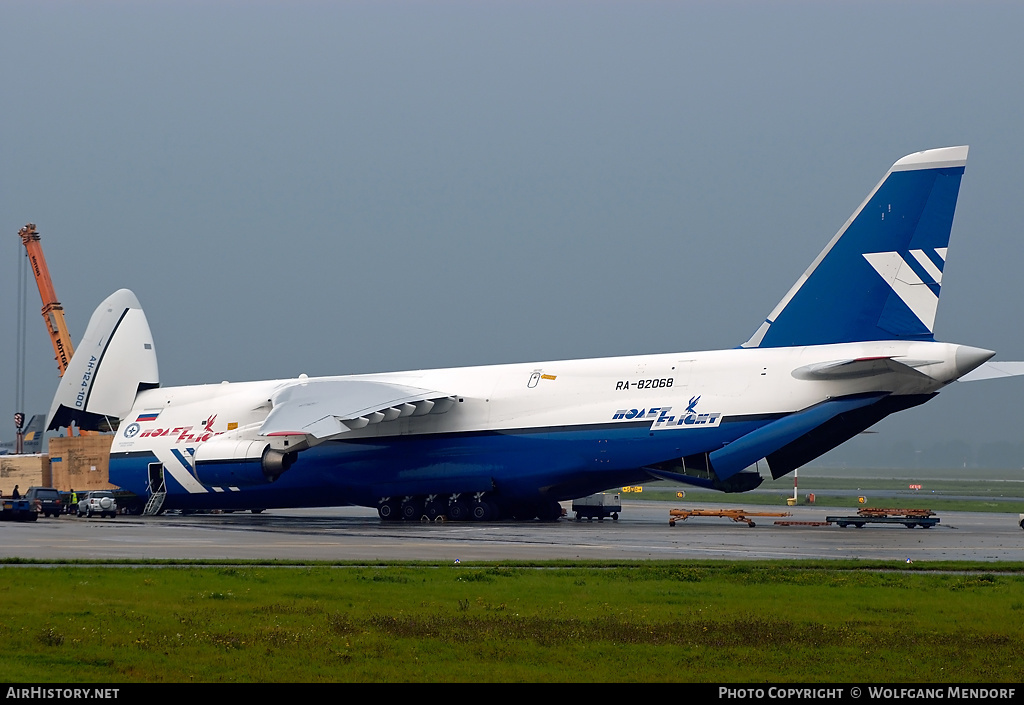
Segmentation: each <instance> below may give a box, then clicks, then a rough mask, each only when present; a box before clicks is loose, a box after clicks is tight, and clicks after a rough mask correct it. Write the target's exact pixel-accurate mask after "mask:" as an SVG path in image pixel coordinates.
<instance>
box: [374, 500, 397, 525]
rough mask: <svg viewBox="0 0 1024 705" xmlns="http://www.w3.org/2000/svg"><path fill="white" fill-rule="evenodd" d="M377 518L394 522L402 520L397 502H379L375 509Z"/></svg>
mask: <svg viewBox="0 0 1024 705" xmlns="http://www.w3.org/2000/svg"><path fill="white" fill-rule="evenodd" d="M377 516H379V517H380V518H381V519H383V520H384V521H396V520H398V519H401V518H402V515H401V514H400V513H399V505H398V502H395V501H393V500H389V501H387V502H381V504H380V506H379V507H377Z"/></svg>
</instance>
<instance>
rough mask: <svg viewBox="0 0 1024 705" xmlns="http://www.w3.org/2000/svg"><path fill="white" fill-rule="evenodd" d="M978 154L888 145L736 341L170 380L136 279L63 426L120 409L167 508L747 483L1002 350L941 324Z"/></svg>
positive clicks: (396, 512)
mask: <svg viewBox="0 0 1024 705" xmlns="http://www.w3.org/2000/svg"><path fill="white" fill-rule="evenodd" d="M966 161H967V147H948V148H942V149H933V150H928V151H924V152H918V153H915V154H911V155H908V156H906V157H903V158H902V159H900V160H899V161H897V162H896V163H895V164H893V166H892V168H891V169H889V171H888V172H887V173H886V174H885V176H884V177H883V178H882V180H881V181H880V182H879V183H878V185H877V186H875V187H874V189H872V190H871V192H870V193H869V194H868V196H867V198H866V199H865V200H864V202H863V203H862V204H861V205H860V207H859V208H857V210H856V211H855V212H854V214H853V215H852V216H851V217H850V218H849V220H847V221H846V223H845V224H844V225H843V226H842V228H840V230H839V232H838V233H837V234H836V235H835V236H834V237H833V238H832V240H831V241H830V242H829V243H828V244H827V245H826V246H825V249H824V250H823V251H822V252H821V254H819V255H818V256H817V258H815V260H814V261H813V262H812V263H811V265H810V267H808V269H807V270H806V271H805V272H804V274H803V275H802V276H801V277H800V278H799V279H798V280H797V282H796V283H795V284H794V285H793V287H792V288H791V289H790V290H789V292H788V293H787V294H786V296H785V297H784V298H783V299H782V301H780V302H779V303H778V305H777V306H776V307H775V308H774V309H773V310H772V311H771V313H770V314H769V315H768V317H767V318H766V319H765V320H764V322H763V323H762V324H761V325H760V326H759V327H758V328H757V330H756V331H755V332H754V334H753V335H752V336H751V337H750V339H749V340H747V341H746V342H745V343H743V344H742V345H739V346H738V347H736V348H734V349H730V350H718V351H712V352H680V353H670V354H657V355H641V356H634V357H613V358H603V359H589V360H566V361H552V362H537V363H523V364H504V365H494V366H485V367H468V368H458V369H437V370H416V371H410V372H391V373H382V374H364V375H350V376H339V377H316V378H314V377H307V376H305V375H300V376H299V377H298V378H295V379H278V380H271V381H263V382H241V383H228V382H224V383H221V384H213V385H200V386H187V387H160V386H159V376H158V373H157V358H156V350H155V347H154V344H153V338H152V335H151V333H150V329H149V324H148V323H147V320H146V316H145V314H144V313H143V311H142V308H141V307H140V305H139V302H138V300H137V299H136V297H135V295H134V294H132V292H130V291H128V290H125V289H122V290H120V291H117V292H115V293H114V294H112V295H111V296H110V297H109V298H108V299H107V300H106V301H104V302H103V303H102V304H101V305H100V307H99V308H98V309H97V310H96V312H95V313H94V314H93V316H92V319H91V320H90V322H89V326H88V329H87V331H86V334H85V336H84V339H83V341H82V343H81V345H80V346H79V347H78V348H77V349H76V352H75V356H74V358H73V359H72V361H71V366H70V369H68V371H67V373H66V374H65V375H64V377H63V379H62V381H61V383H60V386H59V388H58V391H57V394H56V396H55V398H54V401H53V405H52V408H51V411H50V416H49V422H48V424H47V426H48V428H50V429H54V428H57V427H61V426H67V425H69V424H71V423H75V424H77V425H78V426H80V427H81V428H84V429H103V428H106V429H116V431H115V435H114V436H113V437H112V443H111V448H110V480H111V482H113V483H114V484H116V485H118V486H120V487H121V488H123V489H125V490H129V491H131V492H133V493H135V494H137V495H138V496H139V497H140V498H150V497H151V496H153V495H156V496H159V497H161V498H162V502H163V504H162V507H163V508H164V509H171V508H178V509H254V508H274V507H310V506H335V505H345V504H351V505H361V506H366V507H374V508H376V509H377V512H378V513H379V515H380V517H381V518H382V519H400V518H404V519H420V518H422V517H423V516H426V517H428V518H436V517H441V516H445V517H447V518H448V519H450V520H480V521H483V520H488V519H495V518H498V517H506V518H518V519H526V518H536V517H539V518H541V519H545V520H551V519H555V518H557V517H558V516H559V514H560V506H559V502H560V501H563V500H569V499H573V498H577V497H581V496H584V495H587V494H590V493H593V492H597V491H601V490H605V489H608V488H611V487H619V486H624V485H636V484H640V483H643V482H645V481H652V480H656V479H658V480H670V481H673V482H680V483H687V484H690V485H696V486H700V487H704V488H714V489H717V490H721V491H724V492H743V491H746V490H750V489H753V488H755V487H757V486H758V484H760V482H761V480H762V477H761V471H762V469H764V470H765V471H767V472H770V473H771V476H772V477H774V478H778V477H781V476H783V475H785V474H787V473H789V472H792V471H793V470H794V469H796V468H798V467H800V466H801V465H803V464H805V463H807V462H808V461H810V460H813V459H814V458H817V457H818V456H820V455H822V454H823V453H825V452H826V451H829V450H831V449H832V448H835V447H836V446H838V445H839V444H841V443H843V442H845V441H846V440H848V439H850V438H852V437H853V436H855V435H856V434H858V433H861V432H862V431H864V430H865V429H867V428H869V427H870V426H872V425H873V424H875V423H876V422H878V421H879V420H881V419H883V418H885V417H886V416H888V415H889V414H892V413H894V412H897V411H902V410H904V409H909V408H910V407H913V406H917V405H918V404H922V403H924V402H926V401H928V400H929V399H931V398H932V397H933V396H935V395H936V394H937V393H938V392H939V391H940V390H941V389H942V388H943V387H945V386H946V385H947V384H949V383H951V382H953V381H955V380H957V379H958V378H960V377H962V376H963V375H965V374H967V373H969V372H971V371H972V370H975V369H976V368H979V367H980V366H981V365H982V364H983V363H985V361H986V360H988V359H989V358H990V357H991V356H992V355H993V354H994V353H993V352H991V351H989V350H983V349H979V348H975V347H970V346H967V345H957V344H952V343H942V342H936V341H935V339H934V337H933V334H932V327H933V323H934V321H935V312H936V307H937V305H938V301H939V293H940V289H941V286H942V273H943V269H944V266H945V262H946V248H947V245H948V243H949V235H950V230H951V228H952V224H953V213H954V210H955V207H956V201H957V195H958V192H959V188H960V180H961V177H962V175H963V173H964V166H965V164H966Z"/></svg>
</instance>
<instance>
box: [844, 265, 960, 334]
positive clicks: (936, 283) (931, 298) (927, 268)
mask: <svg viewBox="0 0 1024 705" xmlns="http://www.w3.org/2000/svg"><path fill="white" fill-rule="evenodd" d="M946 249H947V248H945V247H936V248H934V249H931V250H927V251H926V250H910V251H908V252H907V253H906V255H904V254H901V253H899V252H868V253H865V254H864V259H866V260H867V261H868V264H870V265H871V266H872V267H873V268H874V270H875V271H876V272H878V274H879V276H881V277H882V279H884V280H885V283H886V284H888V285H889V286H890V287H891V288H892V290H893V291H894V292H895V293H896V295H897V296H899V297H900V300H901V301H902V302H903V303H905V304H906V305H907V308H909V309H910V310H911V311H912V312H913V313H914V315H915V316H917V317H918V318H919V319H920V321H921V323H923V324H924V325H925V327H926V328H927V329H928V330H929V331H931V330H932V327H933V326H934V324H935V311H936V309H938V306H939V289H940V287H941V286H942V268H943V267H944V266H945V264H946Z"/></svg>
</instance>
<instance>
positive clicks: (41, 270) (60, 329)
mask: <svg viewBox="0 0 1024 705" xmlns="http://www.w3.org/2000/svg"><path fill="white" fill-rule="evenodd" d="M18 235H20V236H21V244H23V245H24V246H25V251H26V252H27V253H28V259H29V262H30V264H31V265H32V275H33V276H34V277H35V278H36V285H37V286H38V287H39V297H40V298H41V299H42V300H43V320H45V321H46V329H47V330H48V331H49V333H50V342H51V343H53V351H54V353H55V355H56V359H57V369H58V370H59V371H60V376H61V377H63V376H64V371H65V370H66V369H67V368H68V362H69V361H70V360H71V356H72V355H74V353H75V348H74V345H73V344H72V343H71V334H70V333H68V327H67V324H66V323H65V322H64V307H63V306H61V305H60V301H58V300H57V293H56V292H55V291H54V290H53V280H52V279H50V270H49V268H47V266H46V258H45V257H44V256H43V246H42V245H41V244H40V243H39V233H38V232H36V226H35V224H34V223H29V224H28V225H26V226H25V227H23V228H22V229H21V230H19V231H18Z"/></svg>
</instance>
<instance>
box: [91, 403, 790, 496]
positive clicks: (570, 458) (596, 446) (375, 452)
mask: <svg viewBox="0 0 1024 705" xmlns="http://www.w3.org/2000/svg"><path fill="white" fill-rule="evenodd" d="M772 418H774V415H772V416H767V415H763V416H756V417H745V418H744V417H740V418H733V419H725V420H724V421H723V423H722V424H721V425H720V426H719V427H713V428H704V429H698V428H681V429H679V430H659V431H652V430H651V422H650V421H649V420H645V421H643V422H636V423H607V424H598V425H594V426H563V427H558V428H538V429H515V430H507V431H478V432H462V433H447V434H432V435H415V436H386V437H374V438H360V439H353V440H336V441H328V442H326V443H323V444H321V445H318V446H315V447H313V448H310V449H309V450H305V451H302V452H301V453H299V455H298V458H297V459H296V461H295V463H294V465H292V466H291V468H289V469H288V470H287V471H286V472H285V473H284V474H282V475H281V477H280V478H279V479H278V480H277V482H275V483H273V484H267V485H259V486H250V487H243V488H239V489H238V490H234V491H232V490H227V488H224V489H225V491H222V492H204V493H188V492H186V491H185V490H184V489H183V488H182V487H181V486H180V485H179V484H178V483H177V482H174V481H173V480H172V478H171V477H170V475H168V477H167V480H168V482H167V487H168V495H167V500H166V501H165V504H164V506H165V507H166V508H196V509H214V508H222V509H246V508H253V507H263V508H270V507H285V506H287V507H296V506H309V507H315V506H338V505H343V504H358V505H363V506H376V504H377V500H378V499H379V497H380V496H383V495H389V496H394V495H400V494H426V493H428V492H429V491H430V490H427V489H424V488H426V487H430V486H431V483H432V482H435V481H436V482H440V484H441V485H442V486H443V487H444V489H443V490H441V491H443V492H449V491H452V490H451V489H450V488H451V487H452V486H457V485H458V484H459V482H460V480H463V481H465V483H466V485H467V489H466V490H465V491H478V490H479V489H480V487H479V484H480V481H481V480H482V479H486V480H487V481H488V484H489V483H490V481H493V485H494V489H495V490H497V492H498V493H499V494H500V495H501V496H502V497H504V498H507V499H513V500H514V499H532V498H537V497H538V494H537V492H538V490H537V488H543V489H545V490H550V491H551V492H553V493H554V494H555V498H556V499H568V498H569V495H570V494H572V495H574V496H580V494H587V493H588V492H583V491H581V490H580V489H579V488H593V489H590V490H589V491H598V490H601V489H608V488H610V487H616V486H621V485H625V484H630V483H632V484H635V483H637V482H639V481H642V480H643V479H646V478H647V475H646V473H644V472H643V471H641V470H639V468H641V467H643V466H645V465H652V464H655V463H659V462H664V461H666V460H670V459H675V458H680V457H682V456H684V455H691V454H693V453H699V452H704V451H707V450H713V449H715V448H718V447H721V446H722V445H724V444H725V443H727V442H729V441H731V440H734V439H735V438H738V437H740V436H742V435H744V434H746V433H749V432H750V431H752V430H754V429H756V428H758V427H760V426H762V425H764V424H765V423H767V422H769V421H770V420H771V419H772ZM175 454H176V456H177V457H178V459H179V460H182V461H184V457H183V456H181V455H180V451H177V450H176V453H175ZM151 462H156V459H155V457H154V456H153V455H152V454H151V453H118V454H112V455H111V458H110V478H111V482H113V483H114V484H116V485H118V486H120V487H123V488H124V489H128V490H130V491H132V492H135V493H136V494H139V495H140V496H144V495H145V494H146V492H147V490H146V482H147V480H146V478H147V466H148V464H149V463H151ZM185 464H186V467H187V462H186V463H185ZM556 488H563V489H561V490H558V489H556ZM561 494H565V496H560V495H561Z"/></svg>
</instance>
